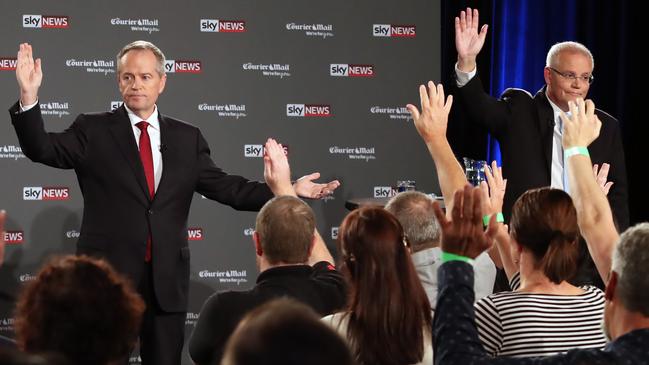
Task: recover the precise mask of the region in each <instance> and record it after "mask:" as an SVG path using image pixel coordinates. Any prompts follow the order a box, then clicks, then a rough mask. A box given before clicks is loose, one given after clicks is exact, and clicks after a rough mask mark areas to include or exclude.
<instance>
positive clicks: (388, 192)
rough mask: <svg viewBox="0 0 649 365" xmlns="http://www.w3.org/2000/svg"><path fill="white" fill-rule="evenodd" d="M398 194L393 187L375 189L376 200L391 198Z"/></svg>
mask: <svg viewBox="0 0 649 365" xmlns="http://www.w3.org/2000/svg"><path fill="white" fill-rule="evenodd" d="M395 194H396V192H395V190H394V189H393V188H392V186H375V187H374V197H375V198H391V197H393V196H394V195H395Z"/></svg>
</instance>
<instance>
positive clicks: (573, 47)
mask: <svg viewBox="0 0 649 365" xmlns="http://www.w3.org/2000/svg"><path fill="white" fill-rule="evenodd" d="M561 52H577V53H581V54H583V55H584V56H587V57H588V58H590V65H591V67H592V68H593V69H594V68H595V58H593V54H592V53H590V50H589V49H588V48H586V46H584V45H583V44H581V43H579V42H572V41H569V42H560V43H555V44H554V45H553V46H552V47H550V50H549V51H548V55H547V56H546V58H545V67H557V58H559V54H561Z"/></svg>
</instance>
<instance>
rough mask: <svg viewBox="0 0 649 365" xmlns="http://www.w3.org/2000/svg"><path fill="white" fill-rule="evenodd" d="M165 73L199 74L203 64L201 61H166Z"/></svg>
mask: <svg viewBox="0 0 649 365" xmlns="http://www.w3.org/2000/svg"><path fill="white" fill-rule="evenodd" d="M165 71H166V72H168V73H191V74H199V73H201V72H202V71H203V64H202V63H201V61H196V60H192V61H181V60H166V61H165Z"/></svg>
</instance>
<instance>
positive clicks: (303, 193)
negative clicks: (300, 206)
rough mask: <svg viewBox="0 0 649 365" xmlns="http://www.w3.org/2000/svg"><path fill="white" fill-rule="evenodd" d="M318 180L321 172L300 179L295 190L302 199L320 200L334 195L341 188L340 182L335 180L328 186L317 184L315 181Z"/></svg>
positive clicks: (327, 184)
mask: <svg viewBox="0 0 649 365" xmlns="http://www.w3.org/2000/svg"><path fill="white" fill-rule="evenodd" d="M318 178H320V173H319V172H314V173H312V174H309V175H305V176H302V177H301V178H299V179H298V180H297V181H296V182H295V185H293V188H294V189H295V192H296V193H297V195H298V196H300V197H302V198H309V199H320V198H323V197H325V196H327V195H331V194H333V192H334V190H336V189H337V188H338V187H339V186H340V182H339V181H338V180H333V181H330V182H328V183H326V184H321V183H316V182H315V181H313V180H316V179H318Z"/></svg>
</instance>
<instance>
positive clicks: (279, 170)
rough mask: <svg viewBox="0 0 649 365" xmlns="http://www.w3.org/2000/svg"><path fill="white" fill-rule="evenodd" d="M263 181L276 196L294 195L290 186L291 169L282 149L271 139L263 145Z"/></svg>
mask: <svg viewBox="0 0 649 365" xmlns="http://www.w3.org/2000/svg"><path fill="white" fill-rule="evenodd" d="M264 179H265V180H266V183H267V184H268V187H269V188H270V190H271V191H272V192H273V194H275V195H276V196H279V195H295V191H294V190H293V186H292V185H291V169H290V167H289V164H288V158H287V157H286V154H285V153H284V148H283V147H282V145H281V144H279V143H277V141H275V140H274V139H272V138H269V139H268V140H267V141H266V144H265V145H264Z"/></svg>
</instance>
